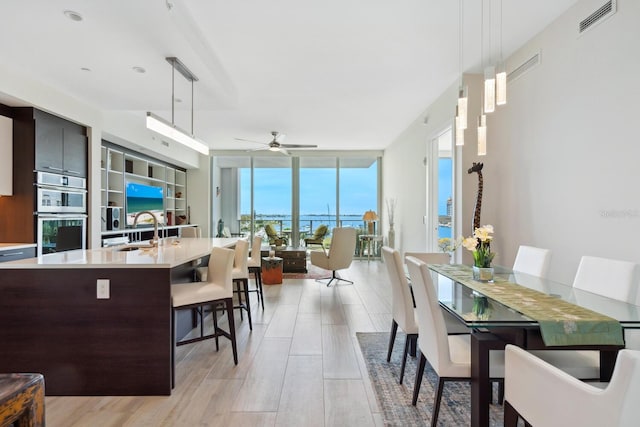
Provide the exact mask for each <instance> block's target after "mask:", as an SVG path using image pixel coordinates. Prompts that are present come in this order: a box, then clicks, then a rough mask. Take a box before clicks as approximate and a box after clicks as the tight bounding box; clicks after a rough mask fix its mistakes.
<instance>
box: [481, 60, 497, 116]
mask: <svg viewBox="0 0 640 427" xmlns="http://www.w3.org/2000/svg"><path fill="white" fill-rule="evenodd" d="M495 109H496V68H495V67H494V66H491V67H487V68H485V69H484V112H485V113H493V112H494V111H495Z"/></svg>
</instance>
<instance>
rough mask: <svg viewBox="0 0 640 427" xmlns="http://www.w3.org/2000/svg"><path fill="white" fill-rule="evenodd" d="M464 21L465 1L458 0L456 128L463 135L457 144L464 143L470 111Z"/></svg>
mask: <svg viewBox="0 0 640 427" xmlns="http://www.w3.org/2000/svg"><path fill="white" fill-rule="evenodd" d="M463 23H464V3H463V0H459V1H458V70H459V72H460V87H459V89H458V106H457V113H456V118H457V119H458V124H457V125H456V129H459V130H460V131H461V132H456V134H457V133H460V134H462V135H461V138H462V139H461V141H462V142H461V143H460V144H458V143H457V142H456V145H464V129H466V128H467V121H468V119H467V117H468V115H467V111H468V99H469V98H468V96H467V86H465V85H464V76H463V74H462V68H463V56H464V55H463V52H464V50H463V49H464V43H463V41H464V37H463V34H464V33H463Z"/></svg>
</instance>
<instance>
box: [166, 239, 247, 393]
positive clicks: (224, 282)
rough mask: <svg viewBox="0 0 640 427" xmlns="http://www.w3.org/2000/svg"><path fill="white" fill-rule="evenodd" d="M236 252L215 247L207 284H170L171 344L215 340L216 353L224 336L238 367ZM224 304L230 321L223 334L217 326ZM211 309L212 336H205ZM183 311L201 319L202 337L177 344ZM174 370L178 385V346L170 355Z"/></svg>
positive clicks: (210, 260) (180, 343)
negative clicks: (207, 308) (206, 310)
mask: <svg viewBox="0 0 640 427" xmlns="http://www.w3.org/2000/svg"><path fill="white" fill-rule="evenodd" d="M233 257H234V251H232V250H231V249H222V248H213V250H212V251H211V256H210V257H209V266H208V267H207V269H208V272H207V281H206V282H194V283H181V284H176V285H171V302H172V305H173V310H172V323H171V325H172V326H171V335H172V342H174V343H176V346H179V345H184V344H189V343H192V342H195V341H201V340H205V339H209V338H215V339H216V351H217V350H218V349H219V346H218V337H219V336H221V335H222V336H225V337H227V338H229V339H230V340H231V347H232V350H233V361H234V363H235V364H236V365H237V364H238V351H237V348H236V328H235V323H234V317H233V281H232V274H231V271H232V269H233ZM219 304H224V305H225V309H226V311H227V318H228V321H229V331H228V332H227V331H224V330H222V329H220V328H219V327H218V318H217V310H216V307H217V306H218V305H219ZM205 306H211V307H212V316H213V333H212V334H209V335H205V334H204V307H205ZM184 309H195V311H196V312H197V313H198V315H199V317H200V336H199V337H196V338H190V339H185V340H182V341H179V342H176V312H177V311H178V310H184ZM171 360H172V365H171V366H172V368H171V380H172V384H174V385H175V347H174V346H172V352H171Z"/></svg>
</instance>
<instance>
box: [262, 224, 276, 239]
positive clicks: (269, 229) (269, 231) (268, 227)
mask: <svg viewBox="0 0 640 427" xmlns="http://www.w3.org/2000/svg"><path fill="white" fill-rule="evenodd" d="M264 231H265V233H267V236H269V238H273V237H278V233H276V229H275V228H273V225H271V224H266V225H265V226H264Z"/></svg>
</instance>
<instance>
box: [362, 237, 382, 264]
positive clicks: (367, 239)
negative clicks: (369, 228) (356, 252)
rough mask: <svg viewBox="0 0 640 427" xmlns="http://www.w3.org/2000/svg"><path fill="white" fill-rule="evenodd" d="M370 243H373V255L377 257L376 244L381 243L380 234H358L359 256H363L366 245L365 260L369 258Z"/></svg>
mask: <svg viewBox="0 0 640 427" xmlns="http://www.w3.org/2000/svg"><path fill="white" fill-rule="evenodd" d="M371 243H373V257H374V258H376V257H377V255H376V254H377V253H378V245H379V244H380V243H382V236H378V235H375V234H361V235H360V256H364V248H365V246H366V247H367V261H369V260H371Z"/></svg>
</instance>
